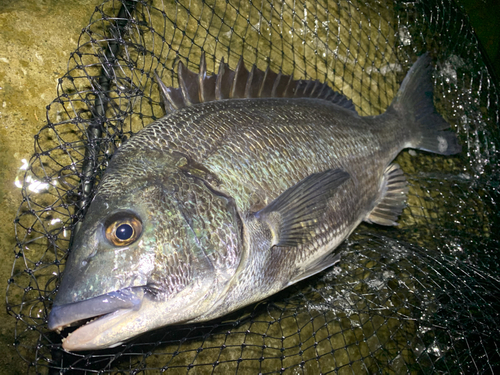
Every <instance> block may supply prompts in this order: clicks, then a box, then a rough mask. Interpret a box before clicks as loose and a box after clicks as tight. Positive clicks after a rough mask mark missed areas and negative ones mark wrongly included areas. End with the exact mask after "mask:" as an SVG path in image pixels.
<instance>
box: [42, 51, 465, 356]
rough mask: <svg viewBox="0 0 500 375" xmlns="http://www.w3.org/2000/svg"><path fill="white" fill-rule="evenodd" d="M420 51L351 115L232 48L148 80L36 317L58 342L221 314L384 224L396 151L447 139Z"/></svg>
mask: <svg viewBox="0 0 500 375" xmlns="http://www.w3.org/2000/svg"><path fill="white" fill-rule="evenodd" d="M430 63H431V59H430V57H429V56H428V55H423V56H421V57H420V58H419V59H418V61H417V62H416V63H415V64H414V66H413V67H412V68H411V70H410V71H409V73H408V75H407V76H406V78H405V79H404V81H403V83H402V86H401V89H400V91H399V92H398V94H397V96H396V98H395V99H394V101H393V102H392V104H391V106H390V107H389V108H388V109H387V111H386V112H385V113H384V114H382V115H380V116H373V117H360V116H359V115H358V114H357V113H356V110H355V108H354V105H353V104H352V102H351V101H350V100H348V99H347V98H345V97H344V96H343V95H340V94H339V93H336V92H334V91H333V90H332V89H331V88H329V87H328V86H327V85H326V84H322V83H320V82H317V81H304V80H293V78H292V77H289V76H285V75H282V74H276V73H274V72H272V71H270V70H269V69H268V70H266V71H265V72H263V71H260V70H259V69H257V68H256V67H255V66H254V67H253V68H252V70H250V71H248V70H247V69H246V68H245V66H244V64H243V62H242V60H240V62H239V63H238V66H237V67H236V69H235V70H234V71H233V70H231V69H229V67H228V65H227V64H225V63H224V62H223V61H222V62H221V64H220V68H219V72H218V74H216V75H212V76H209V75H207V73H206V65H205V60H204V58H203V57H202V61H201V64H200V72H199V73H194V72H191V71H189V70H187V69H186V68H185V67H184V65H182V64H180V65H179V70H178V75H179V88H175V89H174V88H170V87H166V86H165V85H164V84H163V83H162V82H161V80H159V78H158V84H159V86H160V91H161V93H162V97H163V102H164V106H165V109H166V111H167V112H168V114H167V115H166V116H165V117H163V118H162V119H160V120H158V121H156V122H154V123H152V124H150V125H148V126H147V127H145V128H144V129H143V130H141V131H139V132H138V133H137V134H136V135H135V136H134V137H132V138H131V139H130V140H129V141H128V142H126V143H125V144H124V145H122V146H121V147H120V148H119V149H118V150H117V152H116V153H115V155H114V156H113V158H112V159H111V161H110V163H109V166H108V168H107V170H106V173H105V175H104V177H103V180H102V182H101V184H100V185H99V188H98V191H97V194H96V196H95V198H94V199H93V201H92V203H91V204H90V207H89V209H88V212H87V214H86V216H85V218H84V220H83V222H82V225H81V228H80V229H79V231H78V233H76V235H75V238H74V243H73V245H72V248H71V250H70V253H69V257H68V260H67V263H66V269H65V271H64V275H63V279H62V282H61V285H60V288H59V292H58V294H57V297H56V300H55V302H54V306H53V308H52V311H51V313H50V315H49V328H50V329H52V330H58V331H60V330H62V329H63V328H65V327H67V326H70V325H77V324H82V323H84V322H86V321H88V320H90V319H93V318H97V319H95V320H92V321H90V322H89V323H87V324H85V325H82V326H81V327H80V328H78V329H77V330H76V331H74V332H73V333H72V334H71V335H70V336H68V337H67V338H66V339H65V340H64V341H63V347H64V348H65V349H66V350H91V349H102V348H109V347H113V346H116V345H119V344H121V343H123V342H125V341H127V340H129V339H130V338H132V337H135V336H137V335H139V334H141V333H144V332H147V331H150V330H153V329H156V328H159V327H163V326H167V325H173V324H181V323H192V322H201V321H206V320H210V319H214V318H218V317H221V316H223V315H225V314H227V313H229V312H231V311H234V310H236V309H239V308H241V307H243V306H246V305H248V304H251V303H254V302H257V301H260V300H262V299H264V298H266V297H268V296H270V295H272V294H274V293H276V292H278V291H280V290H282V289H284V288H286V287H288V286H289V285H292V284H294V283H296V282H298V281H300V280H303V279H305V278H307V277H309V276H311V275H314V274H316V273H318V272H320V271H322V270H324V269H325V268H327V267H330V266H332V265H333V264H335V263H336V262H338V261H340V260H341V258H340V255H341V254H338V253H337V252H336V251H335V249H336V248H337V246H338V245H339V244H340V243H341V242H342V241H344V239H345V238H346V237H347V236H349V234H350V233H351V232H352V231H353V230H354V229H355V228H356V227H357V226H358V225H359V224H360V223H361V222H362V221H366V222H369V223H377V224H381V225H395V224H396V220H397V218H398V216H399V215H400V214H401V212H402V210H403V208H404V204H405V199H406V194H407V191H408V189H407V184H406V180H405V178H404V175H403V172H402V171H401V169H400V168H399V166H398V165H396V164H393V163H392V162H393V160H394V158H395V157H396V156H397V155H398V154H399V152H401V150H403V149H405V148H415V149H420V150H425V151H429V152H433V153H436V154H441V155H451V154H456V153H459V152H460V151H461V147H460V145H459V144H458V141H457V137H456V135H455V134H454V133H452V132H451V131H449V124H448V123H447V122H446V121H445V120H444V119H443V118H442V117H441V116H440V115H439V114H437V113H436V112H435V110H434V106H433V100H432V83H431V78H430V77H431V65H430Z"/></svg>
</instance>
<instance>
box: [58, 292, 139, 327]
mask: <svg viewBox="0 0 500 375" xmlns="http://www.w3.org/2000/svg"><path fill="white" fill-rule="evenodd" d="M143 298H144V287H142V286H141V287H130V288H124V289H120V290H117V291H113V292H109V293H106V294H102V295H100V296H97V297H93V298H90V299H87V300H84V301H78V302H72V303H67V304H64V305H59V306H53V307H52V310H51V311H50V314H49V317H48V328H49V330H51V331H58V332H60V331H61V330H62V329H64V328H66V327H69V326H72V325H77V324H78V323H79V322H82V321H85V320H88V319H92V318H99V319H101V318H103V316H106V315H109V314H113V313H115V312H117V311H120V310H125V311H129V310H138V309H139V308H140V307H141V304H142V301H143Z"/></svg>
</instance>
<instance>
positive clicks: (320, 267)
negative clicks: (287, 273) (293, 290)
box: [288, 252, 341, 285]
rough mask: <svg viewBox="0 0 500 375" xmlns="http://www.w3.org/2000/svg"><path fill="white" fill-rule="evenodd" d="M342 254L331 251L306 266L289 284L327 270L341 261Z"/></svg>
mask: <svg viewBox="0 0 500 375" xmlns="http://www.w3.org/2000/svg"><path fill="white" fill-rule="evenodd" d="M340 258H341V255H340V254H337V253H333V252H332V253H329V254H327V255H326V256H324V257H322V258H319V259H318V260H316V261H314V262H312V263H310V264H308V265H307V266H306V268H305V269H304V270H303V271H302V272H300V274H298V275H296V276H295V277H293V278H292V279H291V280H290V282H289V283H288V285H292V284H295V283H298V282H299V281H301V280H304V279H307V278H308V277H310V276H312V275H316V274H317V273H319V272H321V271H324V270H326V269H327V268H328V267H331V266H333V265H334V264H337V263H338V262H340Z"/></svg>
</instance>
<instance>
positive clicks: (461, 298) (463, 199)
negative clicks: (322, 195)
mask: <svg viewBox="0 0 500 375" xmlns="http://www.w3.org/2000/svg"><path fill="white" fill-rule="evenodd" d="M202 51H204V52H205V55H206V58H207V67H208V71H209V72H214V70H216V68H217V67H218V63H219V61H220V59H221V58H222V57H224V59H225V61H228V62H229V65H230V66H231V67H232V68H233V69H234V67H235V66H236V63H237V61H238V59H239V58H240V56H243V59H244V61H245V63H246V65H247V66H251V65H252V64H256V65H257V66H258V67H259V68H260V69H265V68H266V66H267V65H270V66H271V68H272V69H273V70H274V71H282V72H283V73H286V74H292V73H293V75H294V77H295V78H312V79H319V80H321V81H324V82H328V84H329V85H330V86H331V87H333V88H334V89H335V90H337V91H340V92H342V93H344V94H345V95H346V96H347V97H349V98H351V99H352V100H353V102H354V103H355V105H356V108H357V110H358V112H359V113H360V114H361V115H375V114H379V113H382V112H383V111H384V110H385V109H386V108H387V106H388V104H389V103H390V101H391V100H392V98H393V96H394V95H395V93H396V91H397V90H398V88H399V85H400V82H401V81H402V78H403V77H404V75H405V73H406V72H407V70H408V68H409V67H410V66H411V65H412V63H413V62H414V61H415V59H416V56H417V55H419V54H421V53H423V52H424V51H430V53H431V55H432V57H433V61H434V62H435V64H436V70H435V73H434V80H435V87H436V89H435V90H436V98H435V104H436V107H437V108H438V110H439V111H440V112H441V113H442V114H443V116H444V117H445V118H446V119H447V120H448V121H449V122H450V123H451V124H452V127H453V128H454V129H455V130H456V132H457V133H458V135H459V138H460V142H461V144H462V145H463V152H462V154H461V155H459V156H457V157H451V158H450V157H439V156H435V155H431V154H427V153H423V152H414V151H405V152H403V153H402V154H400V156H399V157H398V158H397V160H396V161H397V162H398V163H399V164H400V165H401V166H402V168H403V170H404V171H405V173H406V175H407V178H408V180H409V182H410V195H409V200H408V207H407V208H406V209H405V211H404V213H403V215H402V217H401V218H400V219H399V223H400V225H399V227H396V228H380V227H376V226H374V225H367V224H362V225H361V226H359V227H358V228H357V230H356V231H355V233H354V234H353V235H351V236H350V237H349V239H348V240H347V241H346V242H345V243H344V244H343V245H342V246H341V249H340V251H341V253H342V254H343V256H342V261H341V262H340V263H339V264H337V265H336V266H334V267H333V268H330V269H328V270H327V271H325V272H323V273H321V274H319V275H316V276H314V277H311V278H309V279H306V280H304V281H302V282H300V283H299V284H296V285H295V286H293V287H290V288H288V289H286V290H284V291H282V292H280V293H278V294H277V295H275V296H273V297H271V298H270V299H268V300H266V301H264V302H261V303H259V304H257V305H254V306H249V307H247V308H245V309H243V310H239V311H237V312H235V313H233V314H231V315H228V316H225V317H224V318H221V319H219V320H217V321H214V322H209V323H204V324H198V325H184V326H175V327H166V328H164V329H161V330H158V331H155V332H151V333H148V334H145V335H143V336H141V337H139V338H137V339H135V340H133V341H131V342H130V343H127V344H123V345H120V346H118V347H116V348H114V349H108V350H102V351H96V352H84V353H68V352H65V351H64V350H62V348H61V336H60V335H58V334H56V333H51V332H49V331H48V330H47V324H46V319H47V314H48V312H49V311H50V308H51V304H52V301H53V299H54V296H55V294H56V291H57V286H58V283H59V277H60V273H61V271H63V269H64V262H65V258H66V254H67V251H68V247H69V243H70V240H71V234H72V232H73V229H74V228H75V225H77V223H78V221H79V220H81V218H82V217H83V215H84V213H85V209H86V207H87V205H88V202H89V200H90V199H91V197H92V194H93V191H94V190H95V187H96V186H97V185H98V183H99V179H100V177H101V176H102V173H103V171H104V170H105V168H106V164H107V162H108V160H109V158H110V156H111V155H112V154H113V152H114V150H115V149H116V148H117V147H118V146H119V145H120V143H121V142H123V141H124V139H126V138H129V137H130V136H132V135H133V134H134V133H135V132H137V131H138V130H139V129H141V128H143V127H144V126H146V125H148V124H149V123H151V122H152V121H154V120H156V119H158V118H161V117H162V116H163V112H162V107H161V106H160V98H159V94H158V89H157V86H156V84H155V83H154V80H153V72H154V71H157V72H158V73H159V74H160V76H162V79H163V80H164V82H165V83H166V84H167V85H173V86H176V85H177V80H176V72H177V68H176V65H177V62H178V61H179V60H181V61H183V62H185V63H187V66H188V67H189V68H190V69H191V70H193V71H198V68H199V61H200V55H201V52H202ZM47 120H48V124H47V126H45V127H44V128H43V129H41V130H40V132H39V133H38V134H37V135H36V137H35V143H36V147H35V153H34V156H33V157H32V159H31V161H30V164H29V168H28V170H27V172H26V175H25V178H24V188H23V197H24V199H23V202H22V204H21V206H20V208H19V212H18V215H17V218H16V223H15V225H16V235H17V250H16V256H15V260H14V264H13V269H12V276H11V278H10V279H9V286H8V290H7V308H8V311H9V313H10V314H11V315H12V317H14V318H15V319H16V320H17V325H16V331H15V346H16V348H17V350H18V352H19V354H20V356H21V357H22V358H23V359H24V360H25V361H26V362H27V364H28V372H29V373H61V374H62V373H85V374H87V373H88V374H91V373H100V374H103V373H121V374H125V373H127V374H128V373H130V374H146V373H147V374H151V373H158V372H166V373H186V372H188V373H223V374H226V373H236V372H238V373H252V374H254V373H286V374H301V373H304V374H316V373H323V374H327V373H340V374H344V373H345V374H352V373H356V374H358V373H384V374H386V373H398V374H399V373H494V372H495V371H500V324H499V322H500V316H499V314H500V282H499V277H500V269H499V264H500V262H499V250H498V247H499V235H498V232H496V229H497V228H498V227H499V224H500V214H499V213H498V210H497V204H498V202H500V197H499V195H498V186H499V182H500V174H499V168H498V154H497V149H498V146H499V143H500V134H499V127H498V124H499V108H498V88H497V86H496V82H495V80H494V79H493V78H492V76H491V73H489V71H488V69H487V67H486V65H485V62H484V58H483V55H482V53H481V49H480V46H479V45H478V41H477V39H476V37H475V35H474V33H473V31H472V29H471V27H470V25H469V23H468V20H467V18H466V16H464V15H463V13H462V12H461V11H460V8H459V7H457V5H456V4H455V3H454V2H453V1H452V0H420V1H405V0H401V1H398V2H392V1H389V0H370V1H354V0H352V1H348V0H346V1H344V0H319V1H307V0H306V1H301V0H299V1H291V0H285V1H284V2H278V1H272V0H267V1H266V0H263V1H262V2H261V1H257V0H254V1H240V2H238V0H234V1H233V0H227V1H226V0H209V1H208V0H207V1H201V0H200V1H183V0H179V1H178V0H176V1H152V2H146V1H112V0H111V1H107V2H104V3H103V4H102V5H101V6H99V7H98V8H97V9H96V11H95V12H94V14H93V16H92V18H91V20H90V22H89V25H88V27H87V28H85V29H84V30H83V32H82V34H81V36H80V40H79V45H78V48H77V49H76V51H75V52H74V53H73V54H72V55H71V58H70V64H69V70H68V72H67V74H66V75H65V76H64V77H63V78H61V79H60V81H59V85H58V94H57V98H56V99H55V100H54V101H53V102H52V103H51V104H50V105H49V106H48V107H47Z"/></svg>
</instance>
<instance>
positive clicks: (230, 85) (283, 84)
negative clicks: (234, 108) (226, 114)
mask: <svg viewBox="0 0 500 375" xmlns="http://www.w3.org/2000/svg"><path fill="white" fill-rule="evenodd" d="M177 76H178V82H179V87H178V88H173V87H167V86H166V85H165V84H164V83H163V82H162V81H161V79H160V77H159V76H158V75H157V74H156V73H155V77H156V81H157V82H158V85H159V87H160V94H161V97H162V101H163V106H164V108H165V111H166V112H167V113H171V112H174V111H176V110H178V109H181V108H183V107H189V106H192V105H194V104H197V103H205V102H211V101H214V100H223V99H232V98H314V99H321V100H326V101H329V102H332V103H334V104H336V105H338V106H340V107H343V108H346V109H348V110H351V111H353V112H355V113H357V112H356V109H355V107H354V104H353V103H352V101H351V100H349V99H347V98H346V97H345V96H344V95H342V94H340V93H338V92H336V91H333V90H332V89H331V88H330V87H329V86H328V85H327V84H326V83H321V82H319V81H311V80H294V79H293V76H288V75H284V74H282V73H281V72H280V73H275V72H273V71H272V70H271V69H270V68H269V67H267V69H266V70H265V71H262V70H260V69H259V68H257V67H256V66H255V65H253V66H252V69H251V70H250V71H248V70H247V68H246V67H245V63H244V62H243V58H242V57H240V60H239V61H238V65H236V69H235V70H231V69H230V68H229V64H227V63H225V62H224V58H222V59H221V61H220V64H219V71H218V73H217V74H214V75H211V76H209V75H207V66H206V61H205V54H204V53H202V55H201V60H200V72H199V73H195V72H193V71H191V70H189V69H188V68H187V67H186V66H185V65H184V64H183V63H182V62H179V65H178V70H177Z"/></svg>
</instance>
